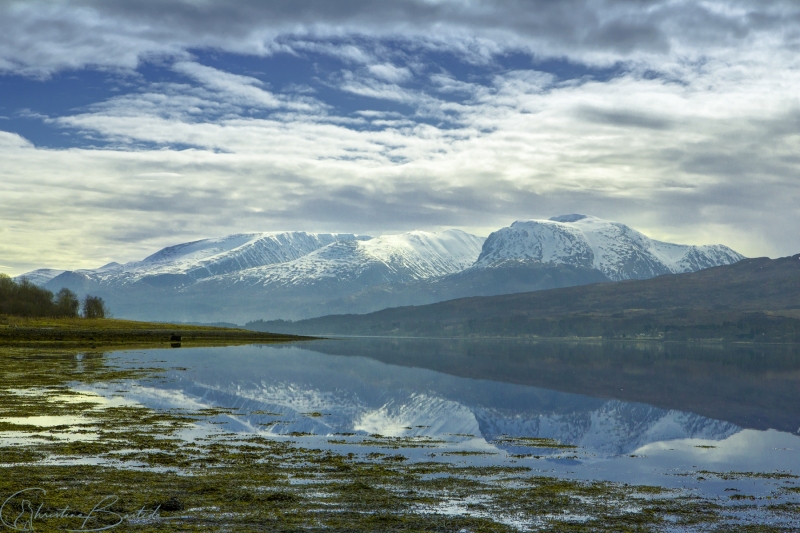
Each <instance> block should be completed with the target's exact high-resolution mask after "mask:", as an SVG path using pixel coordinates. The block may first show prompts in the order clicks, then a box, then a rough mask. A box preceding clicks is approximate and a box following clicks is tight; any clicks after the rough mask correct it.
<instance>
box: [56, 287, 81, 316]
mask: <svg viewBox="0 0 800 533" xmlns="http://www.w3.org/2000/svg"><path fill="white" fill-rule="evenodd" d="M55 306H56V312H57V313H58V314H59V315H61V316H78V310H79V309H80V307H81V302H80V301H79V300H78V295H77V294H75V293H74V292H72V291H71V290H69V289H68V288H66V287H64V288H63V289H61V290H60V291H58V292H57V293H56V301H55Z"/></svg>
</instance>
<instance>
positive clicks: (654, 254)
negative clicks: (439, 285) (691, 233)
mask: <svg viewBox="0 0 800 533" xmlns="http://www.w3.org/2000/svg"><path fill="white" fill-rule="evenodd" d="M742 259H744V256H742V255H741V254H739V253H737V252H735V251H733V250H731V249H730V248H727V247H726V246H722V245H707V246H692V245H682V244H672V243H666V242H661V241H656V240H654V239H650V238H649V237H647V236H646V235H644V234H642V233H640V232H638V231H636V230H634V229H632V228H630V227H628V226H626V225H625V224H621V223H619V222H611V221H608V220H603V219H601V218H597V217H594V216H589V215H579V214H572V215H561V216H556V217H553V218H551V219H549V220H519V221H516V222H514V223H513V224H511V226H509V227H506V228H502V229H500V230H498V231H496V232H494V233H492V234H491V235H489V238H488V239H486V242H485V243H484V246H483V250H482V251H481V255H480V257H479V258H478V262H477V266H479V267H488V266H491V265H494V264H497V263H498V262H503V261H508V260H524V261H534V262H541V263H552V264H567V265H572V266H579V267H587V268H595V269H597V270H600V271H601V272H603V273H604V274H605V275H606V276H608V277H609V278H610V279H612V280H615V281H619V280H624V279H645V278H651V277H654V276H658V275H661V274H670V273H672V274H677V273H681V272H693V271H696V270H700V269H703V268H709V267H713V266H719V265H726V264H731V263H735V262H737V261H740V260H742Z"/></svg>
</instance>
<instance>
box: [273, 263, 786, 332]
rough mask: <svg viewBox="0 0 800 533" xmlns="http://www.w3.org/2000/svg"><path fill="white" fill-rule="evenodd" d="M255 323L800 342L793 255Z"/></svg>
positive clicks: (280, 327) (318, 328)
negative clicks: (631, 278)
mask: <svg viewBox="0 0 800 533" xmlns="http://www.w3.org/2000/svg"><path fill="white" fill-rule="evenodd" d="M259 328H260V329H261V328H263V329H266V330H270V331H281V332H286V333H304V334H340V335H402V336H455V337H469V336H534V337H535V336H538V337H605V338H630V337H633V338H657V339H666V340H689V339H693V340H700V339H702V340H746V341H771V342H800V254H798V255H795V256H792V257H785V258H781V259H774V260H773V259H768V258H758V259H746V260H744V261H741V262H739V263H736V264H734V265H727V266H721V267H715V268H709V269H707V270H701V271H699V272H693V273H689V274H677V275H667V276H660V277H657V278H653V279H649V280H643V281H624V282H617V283H599V284H594V285H585V286H581V287H569V288H564V289H554V290H547V291H539V292H529V293H521V294H512V295H504V296H492V297H476V298H462V299H458V300H450V301H446V302H441V303H437V304H432V305H425V306H416V307H413V306H412V307H399V308H393V309H386V310H383V311H378V312H376V313H370V314H367V315H334V316H327V317H321V318H316V319H310V320H303V321H298V322H280V321H274V322H265V323H262V324H259Z"/></svg>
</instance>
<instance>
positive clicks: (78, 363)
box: [0, 347, 800, 532]
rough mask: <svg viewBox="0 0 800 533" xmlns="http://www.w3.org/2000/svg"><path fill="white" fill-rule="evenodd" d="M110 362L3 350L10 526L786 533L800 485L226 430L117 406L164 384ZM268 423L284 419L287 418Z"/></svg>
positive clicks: (157, 371) (530, 448) (0, 435)
mask: <svg viewBox="0 0 800 533" xmlns="http://www.w3.org/2000/svg"><path fill="white" fill-rule="evenodd" d="M119 357H120V355H119V354H115V353H113V352H105V353H102V352H95V351H86V350H75V349H48V350H42V349H38V348H22V347H3V348H0V375H2V378H3V379H2V383H0V469H2V470H0V472H1V474H0V504H2V510H0V515H1V516H0V518H2V525H3V526H5V527H6V528H9V527H11V528H12V529H13V528H17V530H28V531H30V530H34V531H57V530H59V529H80V528H81V527H83V528H84V529H85V530H91V529H95V530H97V529H100V528H111V529H112V530H113V529H114V528H117V529H118V530H124V531H265V530H267V531H270V530H274V531H298V530H301V531H306V530H307V531H443V532H444V531H475V532H477V531H676V530H677V531H681V530H685V531H727V530H730V527H731V524H738V525H739V526H740V530H748V531H793V530H796V529H795V527H796V525H797V524H798V519H800V504H798V500H800V484H799V483H797V481H798V480H797V479H796V476H794V475H793V474H788V473H787V474H780V473H776V474H763V473H761V474H759V473H748V472H738V473H733V472H710V471H709V472H704V473H703V474H702V475H704V476H707V477H709V478H713V477H717V478H724V477H725V476H728V477H729V478H731V479H732V478H737V479H748V478H749V477H751V476H762V477H763V476H765V475H768V476H773V478H774V479H773V480H774V481H775V485H774V486H775V489H774V493H773V494H771V495H769V496H768V497H759V498H751V497H748V496H744V495H740V494H739V493H738V492H735V491H734V492H731V493H730V494H729V495H727V496H726V497H725V498H724V499H720V498H717V499H711V498H706V497H701V496H698V495H696V494H693V493H691V492H690V491H684V490H680V489H667V488H662V487H656V486H636V485H632V484H623V483H610V482H604V481H580V480H574V479H564V478H560V477H557V476H553V475H551V474H548V473H547V472H546V471H545V470H546V469H540V468H537V467H536V466H535V461H536V459H533V458H534V457H549V458H555V459H558V460H564V461H569V460H570V458H571V457H574V456H575V455H576V454H580V453H581V450H579V449H576V447H575V446H573V445H571V444H568V443H560V442H554V441H548V440H546V439H538V438H525V437H513V438H512V437H508V438H507V440H508V441H509V442H511V444H513V445H514V446H515V449H516V450H517V451H518V452H519V453H518V457H513V456H511V457H509V460H508V461H505V462H501V463H499V462H492V461H487V460H484V459H486V457H485V456H486V455H487V454H488V452H476V451H474V450H471V449H466V448H465V449H463V450H460V449H457V448H453V445H452V443H449V442H447V440H446V439H432V438H429V437H421V436H408V437H397V436H391V435H381V434H370V435H361V434H355V433H346V434H338V435H337V434H332V435H313V434H307V433H303V432H289V433H286V434H284V435H281V436H280V437H276V436H264V435H263V434H261V433H259V432H258V431H253V432H250V433H247V432H233V431H229V430H227V426H226V425H225V424H221V423H219V421H220V420H221V419H224V418H225V417H226V416H229V415H236V414H247V413H242V410H243V409H244V408H243V407H242V406H239V407H236V408H234V407H225V406H220V407H218V408H213V409H208V408H194V407H192V406H191V405H188V406H187V407H186V408H184V409H153V408H148V407H145V406H143V405H141V404H137V403H136V402H131V401H130V400H128V399H126V394H125V393H126V387H129V386H130V384H131V383H132V382H138V383H143V382H144V383H146V382H148V381H151V382H158V381H159V380H163V379H167V378H166V377H165V367H164V366H163V365H148V364H147V361H143V362H142V364H141V365H137V363H136V360H135V354H129V353H128V354H126V355H125V357H126V360H125V364H121V361H120V360H119ZM170 370H172V371H175V370H178V371H180V369H175V368H171V369H170ZM97 390H105V391H106V393H105V394H102V395H100V394H97V393H96V392H91V391H97ZM271 415H274V420H275V423H280V418H281V413H271ZM305 415H306V416H308V417H310V418H318V417H324V416H326V414H325V413H323V412H308V413H305ZM531 461H534V463H531ZM739 526H737V527H739ZM25 528H28V529H25ZM741 528H748V529H741Z"/></svg>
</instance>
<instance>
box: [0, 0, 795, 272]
mask: <svg viewBox="0 0 800 533" xmlns="http://www.w3.org/2000/svg"><path fill="white" fill-rule="evenodd" d="M798 29H800V6H798V5H797V4H796V3H795V2H789V1H785V2H781V1H772V2H756V1H755V0H752V1H750V0H729V1H727V2H721V1H717V2H692V1H689V0H663V1H659V0H654V1H652V2H648V3H645V4H642V3H641V2H630V1H627V0H605V1H603V2H595V1H588V0H586V1H583V0H565V1H564V2H549V1H532V2H530V3H519V2H514V1H512V0H508V1H495V2H489V1H482V0H478V1H473V2H457V1H442V2H429V1H428V2H424V1H421V0H420V1H415V0H404V1H398V2H382V1H381V2H378V1H370V0H361V1H359V2H356V1H353V2H349V1H342V2H330V1H329V0H324V1H323V0H319V1H317V0H298V1H297V2H291V3H281V4H276V3H269V2H256V1H253V2H247V1H243V2H237V3H234V4H230V3H222V2H217V1H214V0H208V1H206V2H203V3H193V4H188V3H185V2H179V1H172V0H164V1H163V2H158V3H151V2H115V1H103V2H99V1H97V2H96V1H89V0H86V1H62V2H6V3H3V4H0V69H4V70H6V71H11V72H15V73H23V74H26V75H32V76H48V75H50V74H52V73H54V72H57V71H59V70H63V69H68V68H82V67H85V66H87V65H90V66H95V67H102V68H119V69H133V68H135V67H136V66H137V65H138V64H139V62H140V61H141V60H142V58H145V57H153V56H160V57H162V58H163V62H162V63H163V64H166V65H174V67H173V69H174V71H175V72H176V73H178V74H180V75H182V76H185V80H184V81H182V82H181V83H177V82H170V83H167V82H161V83H148V82H146V81H144V79H139V80H138V81H137V83H139V84H140V85H139V86H138V89H137V90H135V91H133V92H129V93H127V94H123V95H121V96H118V97H115V98H110V99H108V100H106V101H104V102H98V103H96V104H94V105H91V106H88V107H85V108H83V109H81V110H80V111H76V112H73V113H71V114H67V115H64V116H52V117H41V116H40V117H39V118H40V119H42V120H46V121H48V122H49V123H51V124H54V125H57V126H60V127H63V128H67V129H74V130H76V131H78V132H80V133H82V134H84V135H86V136H88V137H90V138H92V139H94V140H95V141H97V142H98V143H102V142H110V143H111V144H110V146H107V147H106V148H104V149H102V150H92V149H71V150H53V149H42V148H36V147H34V146H33V145H32V144H31V143H30V142H28V141H27V140H25V139H24V138H22V137H20V136H19V135H16V134H13V133H8V132H2V131H0V153H1V154H2V160H3V164H2V166H0V228H4V229H5V231H4V234H3V239H2V241H0V257H3V258H4V262H5V263H9V262H10V259H6V258H13V259H14V261H15V262H13V263H12V266H13V267H14V268H16V269H20V270H24V269H26V268H33V267H37V266H54V267H55V266H61V267H78V266H82V267H86V266H97V265H99V264H102V263H105V262H108V261H110V260H117V261H120V260H128V259H135V258H140V257H142V256H143V255H146V253H147V252H150V251H152V250H153V249H154V248H157V247H158V246H161V245H165V244H171V243H174V242H176V241H179V240H181V239H184V238H185V239H190V238H197V237H205V236H210V235H216V234H221V233H225V232H228V231H230V232H233V231H243V230H267V229H307V230H331V231H360V232H376V231H377V232H380V231H400V230H405V229H411V228H419V227H427V228H437V227H443V226H465V227H468V228H471V229H473V230H475V231H477V232H480V233H483V234H485V233H487V232H488V231H491V230H492V229H495V228H497V227H499V226H502V225H505V224H508V223H510V222H511V221H512V220H513V219H515V218H529V217H536V216H543V217H544V216H551V215H554V214H559V213H565V212H574V211H578V212H589V213H592V214H597V215H599V216H604V217H606V218H610V219H616V220H621V221H623V222H626V223H629V224H631V225H633V226H634V227H639V228H640V229H643V230H645V231H647V232H649V233H650V234H651V235H652V236H654V237H660V238H669V239H671V240H676V241H683V242H691V243H706V242H723V243H725V244H728V245H731V246H733V247H734V248H736V249H738V250H739V251H742V252H743V253H746V254H752V255H764V254H769V255H780V254H789V253H794V252H796V251H798V249H800V237H798V235H797V234H796V230H795V228H794V227H793V226H794V224H793V223H792V221H794V220H797V218H798V215H799V214H800V212H799V210H800V208H798V207H797V206H798V205H800V202H798V201H799V200H800V192H799V191H800V188H798V186H797V176H798V175H800V173H799V172H798V171H800V159H798V157H797V151H798V140H799V139H800V137H798V133H797V132H798V131H800V103H798V100H797V96H796V92H797V87H798V86H800V68H799V67H800V60H798V59H797V55H796V52H795V50H796V48H797V45H798V44H799V43H798V35H800V32H799V31H798ZM390 42H402V43H403V46H402V47H399V48H398V47H396V46H395V47H394V48H393V47H392V46H391V45H390V44H387V43H390ZM198 48H200V49H205V50H222V51H226V52H236V53H246V54H258V55H268V54H272V53H275V52H276V51H283V52H288V53H291V54H295V55H296V56H297V57H298V58H299V59H298V61H300V60H303V56H304V54H306V55H308V54H312V53H313V54H325V55H328V56H330V57H335V58H338V59H340V60H342V61H344V62H345V63H346V65H347V69H348V70H345V71H342V72H340V73H338V74H336V75H334V76H329V77H325V78H324V80H323V81H324V82H325V83H328V84H329V86H328V89H333V90H336V91H340V92H342V93H347V94H350V95H356V96H360V97H364V99H363V100H362V101H361V103H362V104H363V109H360V110H359V111H358V112H357V113H353V114H344V113H338V112H337V110H336V109H335V108H334V107H333V106H330V105H328V104H326V103H324V102H322V101H321V100H319V99H318V98H317V95H316V94H313V93H311V92H310V91H308V90H303V91H292V92H290V93H288V94H287V93H286V92H285V91H284V92H275V91H274V90H273V89H272V88H271V87H270V86H269V85H268V84H266V83H264V82H263V81H262V80H260V79H257V78H255V77H252V76H244V75H241V74H234V73H232V72H227V71H225V70H224V68H222V67H220V68H212V67H210V66H207V65H203V64H201V63H199V62H198V59H197V58H195V57H193V56H192V55H191V54H190V53H189V52H187V50H192V49H198ZM401 49H402V50H401ZM415 50H416V51H419V50H427V51H448V52H454V53H456V54H458V55H459V56H460V57H461V59H462V61H467V62H473V63H475V64H484V65H489V66H492V65H493V61H494V59H495V58H496V57H497V55H498V54H504V53H510V52H514V51H517V52H519V51H524V52H527V53H529V54H530V55H532V56H535V57H537V58H539V59H546V58H554V57H555V58H559V59H560V60H561V61H562V62H566V63H569V62H572V63H575V64H579V65H582V66H587V65H594V66H597V65H605V66H608V65H616V64H621V65H623V68H621V69H620V71H621V72H625V73H624V74H618V75H616V76H615V77H613V78H612V79H609V80H602V79H601V80H596V79H591V78H586V79H579V80H572V81H569V82H561V81H559V80H558V78H556V77H555V76H553V75H551V74H546V73H542V72H537V71H535V70H517V71H510V72H509V71H499V70H498V71H497V74H496V75H495V77H494V79H493V81H492V82H491V83H488V84H486V83H479V82H477V81H475V80H474V79H469V78H466V77H464V78H459V77H457V76H455V75H453V74H452V73H448V72H444V71H437V72H435V73H432V71H431V72H429V71H427V70H426V67H425V65H421V64H419V58H418V57H414V56H415V53H414V52H415ZM412 81H420V82H421V83H422V84H423V85H424V86H423V88H420V85H419V84H412V83H410V82H412ZM423 82H424V83H423ZM454 99H455V100H457V101H453V100H454ZM370 102H379V103H394V104H397V103H399V104H402V105H403V106H408V107H409V108H410V109H412V111H411V112H410V113H407V114H401V113H398V112H396V111H386V110H385V109H382V107H381V106H379V105H376V106H375V109H371V108H370V107H371V105H370ZM387 107H388V106H387ZM28 118H35V117H34V115H33V114H30V115H29V116H28ZM185 147H191V148H190V149H186V148H185Z"/></svg>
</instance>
